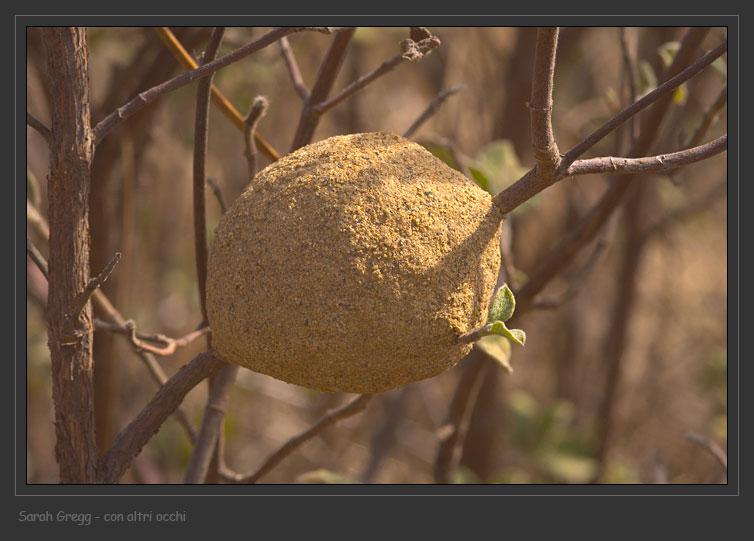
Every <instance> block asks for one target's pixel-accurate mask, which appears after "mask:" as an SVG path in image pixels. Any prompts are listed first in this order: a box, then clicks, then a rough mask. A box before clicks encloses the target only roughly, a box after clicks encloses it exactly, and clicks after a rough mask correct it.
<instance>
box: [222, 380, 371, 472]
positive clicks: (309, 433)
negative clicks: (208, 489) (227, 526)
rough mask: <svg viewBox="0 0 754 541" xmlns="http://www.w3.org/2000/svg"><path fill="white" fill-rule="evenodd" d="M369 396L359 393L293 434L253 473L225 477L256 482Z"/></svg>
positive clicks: (361, 407) (357, 408)
mask: <svg viewBox="0 0 754 541" xmlns="http://www.w3.org/2000/svg"><path fill="white" fill-rule="evenodd" d="M371 398H372V395H370V394H364V395H361V396H359V397H357V398H355V399H354V400H352V401H351V402H349V403H348V404H346V405H345V406H343V407H342V408H340V409H337V410H335V411H333V412H330V413H328V414H327V415H325V416H324V417H322V418H321V419H320V420H319V421H317V422H316V423H315V424H314V425H313V426H311V427H310V428H308V429H307V430H305V431H304V432H302V433H301V434H299V435H298V436H294V437H293V438H291V439H289V440H288V441H287V442H286V443H285V444H284V445H283V446H282V447H281V448H280V449H278V450H277V451H275V452H274V453H273V454H272V455H270V456H269V457H268V458H267V460H265V461H264V463H263V464H262V465H261V466H260V467H259V469H257V471H255V472H254V473H251V474H248V475H238V476H237V477H233V478H227V480H228V481H230V482H232V483H244V484H253V483H256V482H257V481H258V480H259V478H260V477H262V476H263V475H265V474H266V473H268V472H269V471H270V470H272V469H273V468H274V467H275V466H277V465H278V464H279V463H280V462H281V461H282V460H283V459H284V458H285V457H287V456H288V455H290V454H291V453H292V452H293V451H294V450H295V449H297V448H298V447H300V446H301V445H302V444H304V443H306V442H307V441H309V440H310V439H312V438H313V437H314V436H316V435H317V434H319V433H320V432H322V431H323V430H324V429H325V428H327V427H329V426H331V425H334V424H335V423H337V422H338V421H340V420H342V419H345V418H347V417H351V416H353V415H356V414H357V413H359V412H361V411H363V410H364V409H366V407H367V403H368V402H369V400H370V399H371Z"/></svg>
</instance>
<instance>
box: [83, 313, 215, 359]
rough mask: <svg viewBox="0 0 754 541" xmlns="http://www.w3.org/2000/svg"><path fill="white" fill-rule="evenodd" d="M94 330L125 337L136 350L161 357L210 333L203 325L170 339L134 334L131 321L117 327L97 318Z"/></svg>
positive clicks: (134, 325) (167, 337) (133, 326)
mask: <svg viewBox="0 0 754 541" xmlns="http://www.w3.org/2000/svg"><path fill="white" fill-rule="evenodd" d="M94 328H95V329H96V330H98V331H108V332H113V333H117V334H122V335H124V336H127V337H128V339H129V340H130V341H131V343H132V344H133V345H134V346H135V348H136V349H137V350H140V351H148V352H150V353H154V354H155V355H160V356H163V357H164V356H167V355H172V354H173V353H175V352H176V350H177V349H178V348H183V347H186V346H188V345H189V344H191V343H192V342H193V341H194V340H196V339H197V338H199V337H200V336H204V335H205V334H207V333H209V331H210V328H209V326H208V325H204V326H202V327H201V328H199V329H197V330H195V331H191V332H190V333H188V334H187V335H185V336H182V337H180V338H170V337H169V336H165V335H164V334H159V333H155V334H144V333H140V332H136V323H134V321H133V320H128V321H126V323H125V325H117V324H115V323H108V322H107V321H103V320H101V319H98V318H94ZM147 342H155V343H158V344H161V346H153V345H151V344H148V343H147Z"/></svg>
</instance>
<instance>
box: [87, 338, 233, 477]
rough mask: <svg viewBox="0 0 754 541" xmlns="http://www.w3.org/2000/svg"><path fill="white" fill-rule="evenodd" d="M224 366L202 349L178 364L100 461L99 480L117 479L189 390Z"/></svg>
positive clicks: (210, 351)
mask: <svg viewBox="0 0 754 541" xmlns="http://www.w3.org/2000/svg"><path fill="white" fill-rule="evenodd" d="M223 366H225V363H223V362H222V361H220V360H219V359H218V358H217V357H216V356H215V352H214V351H213V350H209V351H205V352H204V353H201V354H199V355H197V356H196V357H194V359H193V360H192V361H191V362H190V363H188V364H187V365H185V366H184V367H183V368H181V369H180V370H179V371H178V372H177V373H176V374H175V375H174V376H173V377H172V378H170V379H169V380H168V381H167V382H166V383H165V384H164V385H163V386H162V387H161V388H160V390H159V392H158V393H157V394H156V395H155V396H154V398H152V400H151V401H150V402H149V404H147V405H146V406H145V407H144V409H143V410H141V412H140V413H139V415H138V416H137V417H136V419H134V420H133V421H132V422H131V423H130V424H129V425H128V426H127V427H126V428H125V429H123V431H121V433H120V434H119V435H118V437H117V438H116V439H115V441H114V442H113V444H112V445H111V446H110V448H109V449H108V450H107V452H106V453H105V455H104V456H103V457H102V459H101V460H100V461H99V467H98V481H99V482H100V483H117V482H118V481H119V480H120V478H121V477H122V476H123V474H124V473H125V472H126V470H127V469H128V467H129V466H130V465H131V462H132V461H133V459H134V457H136V455H138V454H139V452H140V451H141V449H142V448H143V447H144V445H146V443H147V442H148V441H149V440H150V438H151V437H152V436H153V435H154V434H156V433H157V431H158V430H159V429H160V427H161V426H162V424H163V423H164V422H165V420H166V419H167V418H168V417H169V416H170V415H171V414H172V413H173V412H174V411H175V410H176V409H177V408H178V406H179V405H180V403H181V402H182V401H183V399H184V397H185V396H186V395H187V394H188V392H189V391H190V390H191V389H193V388H194V387H196V386H197V385H198V384H199V383H200V382H201V381H203V380H204V379H205V378H207V377H208V376H210V375H212V374H214V373H215V372H216V371H217V370H219V369H220V368H222V367H223Z"/></svg>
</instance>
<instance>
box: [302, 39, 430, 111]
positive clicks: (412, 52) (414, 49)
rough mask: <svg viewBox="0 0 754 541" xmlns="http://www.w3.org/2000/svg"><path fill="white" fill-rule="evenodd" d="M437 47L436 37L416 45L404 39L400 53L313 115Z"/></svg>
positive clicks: (326, 102)
mask: <svg viewBox="0 0 754 541" xmlns="http://www.w3.org/2000/svg"><path fill="white" fill-rule="evenodd" d="M439 45H440V40H439V39H438V38H437V37H436V36H431V37H429V38H426V39H423V40H421V41H419V42H418V43H417V42H414V41H413V40H410V39H404V40H403V41H402V42H401V53H399V54H397V55H395V56H394V57H393V58H391V59H390V60H386V61H385V62H383V63H382V64H381V65H380V66H379V67H378V68H377V69H375V70H374V71H372V72H371V73H368V74H366V75H364V76H362V77H359V78H358V79H357V80H355V81H354V82H353V83H351V84H350V85H348V86H347V87H346V88H344V89H343V90H341V91H340V92H339V93H338V94H337V95H336V96H335V97H333V98H330V99H329V100H327V101H325V102H323V103H320V104H319V105H317V106H316V107H314V111H315V113H317V114H319V115H321V114H323V113H325V112H327V111H329V110H330V109H332V108H333V107H335V106H336V105H338V104H339V103H340V102H342V101H344V100H345V99H346V98H348V97H350V96H351V95H352V94H354V93H356V92H357V91H359V90H361V89H362V88H364V87H365V86H367V85H368V84H369V83H371V82H372V81H374V80H375V79H377V78H378V77H381V76H382V75H384V74H385V73H387V72H389V71H391V70H392V69H394V68H395V67H396V66H397V65H398V64H401V63H403V62H414V61H416V60H420V59H421V58H424V56H426V55H427V54H429V53H430V51H432V49H435V48H437V47H439Z"/></svg>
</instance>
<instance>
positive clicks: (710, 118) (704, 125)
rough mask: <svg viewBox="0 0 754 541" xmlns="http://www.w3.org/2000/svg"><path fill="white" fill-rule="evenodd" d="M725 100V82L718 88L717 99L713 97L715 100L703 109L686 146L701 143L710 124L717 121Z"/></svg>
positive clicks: (726, 95) (726, 93)
mask: <svg viewBox="0 0 754 541" xmlns="http://www.w3.org/2000/svg"><path fill="white" fill-rule="evenodd" d="M727 101H728V85H727V84H725V85H723V87H722V88H721V89H720V93H719V94H718V95H717V99H715V101H714V102H713V103H712V104H711V105H710V106H709V107H708V108H707V110H706V111H704V114H703V115H702V118H701V119H700V120H699V125H698V126H697V127H696V130H694V135H692V136H691V139H689V141H688V143H687V146H696V145H698V144H699V143H701V141H702V139H704V136H705V135H707V130H709V128H710V126H712V125H713V124H714V123H715V122H717V119H718V117H719V116H720V110H721V109H722V108H723V106H724V105H725V103H726V102H727Z"/></svg>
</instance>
